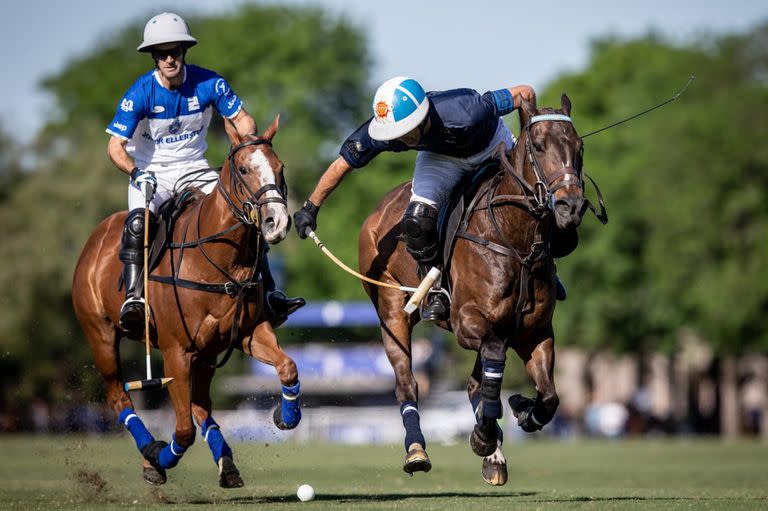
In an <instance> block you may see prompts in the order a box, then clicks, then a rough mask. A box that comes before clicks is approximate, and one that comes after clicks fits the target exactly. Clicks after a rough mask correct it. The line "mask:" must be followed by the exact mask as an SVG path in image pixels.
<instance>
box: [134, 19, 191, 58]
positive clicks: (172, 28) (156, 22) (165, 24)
mask: <svg viewBox="0 0 768 511" xmlns="http://www.w3.org/2000/svg"><path fill="white" fill-rule="evenodd" d="M166 43H181V44H183V45H184V46H185V47H187V48H189V47H190V46H194V45H196V44H197V39H195V38H194V37H192V34H191V33H190V32H189V27H188V26H187V22H186V21H184V18H182V17H181V16H179V15H178V14H174V13H172V12H164V13H161V14H158V15H157V16H154V17H153V18H152V19H150V20H149V21H147V24H146V25H145V26H144V41H143V42H142V43H141V44H140V45H139V47H138V48H136V50H137V51H141V52H150V51H152V47H153V46H156V45H158V44H166Z"/></svg>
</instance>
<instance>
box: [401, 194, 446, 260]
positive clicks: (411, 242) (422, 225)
mask: <svg viewBox="0 0 768 511" xmlns="http://www.w3.org/2000/svg"><path fill="white" fill-rule="evenodd" d="M401 229H402V231H403V236H404V237H405V246H406V249H407V250H408V252H409V253H410V254H411V255H412V256H413V258H414V259H416V261H418V262H419V263H422V264H428V263H429V262H431V260H432V259H434V258H435V256H436V255H437V248H438V247H437V242H438V233H437V208H435V207H433V206H430V205H429V204H425V203H423V202H418V201H413V202H411V203H409V204H408V207H407V208H406V209H405V214H404V215H403V220H402V222H401Z"/></svg>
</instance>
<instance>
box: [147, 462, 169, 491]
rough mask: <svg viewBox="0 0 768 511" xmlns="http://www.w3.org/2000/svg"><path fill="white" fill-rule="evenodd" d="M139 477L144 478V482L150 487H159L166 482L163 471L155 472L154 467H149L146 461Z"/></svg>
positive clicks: (166, 478)
mask: <svg viewBox="0 0 768 511" xmlns="http://www.w3.org/2000/svg"><path fill="white" fill-rule="evenodd" d="M141 475H142V477H143V478H144V482H146V483H147V484H151V485H152V486H160V485H163V484H165V483H166V481H168V477H167V476H166V474H165V470H157V469H156V468H155V467H153V466H152V465H150V464H149V462H148V461H144V467H143V471H142V474H141Z"/></svg>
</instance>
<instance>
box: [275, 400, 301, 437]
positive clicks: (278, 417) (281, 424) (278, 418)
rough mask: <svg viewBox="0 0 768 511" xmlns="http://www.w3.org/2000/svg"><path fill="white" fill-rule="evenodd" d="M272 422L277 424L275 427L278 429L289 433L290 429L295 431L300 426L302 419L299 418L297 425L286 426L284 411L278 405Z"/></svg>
mask: <svg viewBox="0 0 768 511" xmlns="http://www.w3.org/2000/svg"><path fill="white" fill-rule="evenodd" d="M272 420H273V421H274V422H275V426H277V429H282V430H283V431H287V430H289V429H293V428H295V427H296V426H298V425H299V421H300V420H301V418H299V421H296V424H286V423H285V421H283V411H282V409H281V408H280V405H278V406H277V408H275V411H274V413H273V414H272Z"/></svg>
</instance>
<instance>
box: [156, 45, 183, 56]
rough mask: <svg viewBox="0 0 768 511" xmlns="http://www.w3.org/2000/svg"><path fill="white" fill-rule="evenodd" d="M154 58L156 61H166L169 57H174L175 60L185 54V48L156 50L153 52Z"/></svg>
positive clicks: (180, 46) (176, 47)
mask: <svg viewBox="0 0 768 511" xmlns="http://www.w3.org/2000/svg"><path fill="white" fill-rule="evenodd" d="M151 53H152V58H153V59H155V60H165V59H167V58H168V57H173V58H174V59H177V58H179V57H180V56H181V54H182V53H184V46H182V45H178V46H174V47H173V48H168V49H167V50H159V49H155V50H152V52H151Z"/></svg>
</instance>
